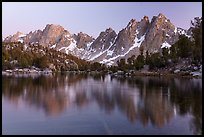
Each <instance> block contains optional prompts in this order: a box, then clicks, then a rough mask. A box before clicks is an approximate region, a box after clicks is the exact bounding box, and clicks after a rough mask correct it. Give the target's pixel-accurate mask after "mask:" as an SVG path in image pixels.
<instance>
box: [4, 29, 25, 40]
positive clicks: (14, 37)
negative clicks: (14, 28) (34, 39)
mask: <svg viewBox="0 0 204 137" xmlns="http://www.w3.org/2000/svg"><path fill="white" fill-rule="evenodd" d="M24 36H25V35H24V34H23V33H22V32H19V31H18V32H17V33H16V34H14V35H13V36H8V37H6V38H5V39H4V42H18V41H19V42H22V41H23V37H24Z"/></svg>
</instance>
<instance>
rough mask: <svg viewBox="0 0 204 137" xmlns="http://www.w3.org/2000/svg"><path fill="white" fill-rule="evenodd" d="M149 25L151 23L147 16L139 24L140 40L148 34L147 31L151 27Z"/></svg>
mask: <svg viewBox="0 0 204 137" xmlns="http://www.w3.org/2000/svg"><path fill="white" fill-rule="evenodd" d="M149 24H150V23H149V18H148V17H147V16H144V17H143V19H141V21H140V22H139V23H138V28H137V30H138V35H137V37H138V39H140V38H141V36H143V35H144V34H145V33H146V31H147V29H148V27H149Z"/></svg>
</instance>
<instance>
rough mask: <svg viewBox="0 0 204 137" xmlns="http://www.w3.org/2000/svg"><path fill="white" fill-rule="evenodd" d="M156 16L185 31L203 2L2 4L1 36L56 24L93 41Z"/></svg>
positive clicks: (198, 15)
mask: <svg viewBox="0 0 204 137" xmlns="http://www.w3.org/2000/svg"><path fill="white" fill-rule="evenodd" d="M159 13H162V14H164V15H165V16H166V17H167V18H168V19H170V21H171V22H172V23H173V24H174V25H175V26H176V27H181V28H184V29H188V28H189V27H190V21H191V20H192V19H193V18H194V17H202V2H3V3H2V36H3V37H6V36H9V35H13V34H15V33H16V32H17V31H20V32H23V33H24V34H27V33H29V32H30V31H35V30H37V29H40V30H43V29H44V28H45V26H46V25H47V24H58V25H61V26H63V27H64V28H65V29H66V30H68V31H69V32H70V33H72V34H73V33H75V34H77V33H79V32H84V33H87V34H89V35H90V36H93V37H94V38H96V37H97V36H98V35H99V34H100V32H101V31H105V29H107V28H109V27H111V28H112V29H114V30H115V31H116V33H118V32H119V31H120V30H121V29H122V28H124V27H126V25H127V24H128V22H129V21H130V20H131V19H136V21H140V20H141V19H142V18H143V17H144V16H148V17H149V20H150V21H151V19H152V17H153V16H158V14H159Z"/></svg>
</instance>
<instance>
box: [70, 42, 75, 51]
mask: <svg viewBox="0 0 204 137" xmlns="http://www.w3.org/2000/svg"><path fill="white" fill-rule="evenodd" d="M75 48H76V41H75V40H74V42H71V44H70V45H69V46H68V49H69V50H71V51H73V50H74V49H75Z"/></svg>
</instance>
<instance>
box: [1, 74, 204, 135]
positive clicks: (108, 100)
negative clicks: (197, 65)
mask: <svg viewBox="0 0 204 137" xmlns="http://www.w3.org/2000/svg"><path fill="white" fill-rule="evenodd" d="M2 134H49V135H52V134H57V135H58V134H62V135H63V134H140V135H141V134H142V135H143V134H156V135H158V134H159V135H161V134H162V135H163V134H177V135H178V134H183V135H190V134H202V79H189V78H188V79H187V78H167V77H160V78H159V77H136V78H124V77H120V78H119V77H111V76H110V75H105V76H102V75H88V74H83V75H82V74H81V75H79V74H78V75H76V74H66V75H65V74H64V75H61V74H55V75H48V76H43V75H41V76H38V75H35V76H2Z"/></svg>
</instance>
